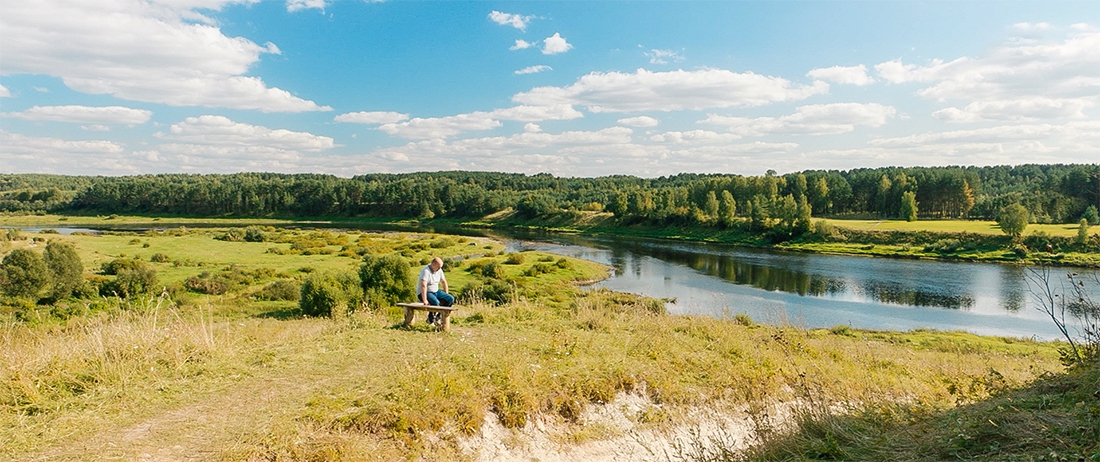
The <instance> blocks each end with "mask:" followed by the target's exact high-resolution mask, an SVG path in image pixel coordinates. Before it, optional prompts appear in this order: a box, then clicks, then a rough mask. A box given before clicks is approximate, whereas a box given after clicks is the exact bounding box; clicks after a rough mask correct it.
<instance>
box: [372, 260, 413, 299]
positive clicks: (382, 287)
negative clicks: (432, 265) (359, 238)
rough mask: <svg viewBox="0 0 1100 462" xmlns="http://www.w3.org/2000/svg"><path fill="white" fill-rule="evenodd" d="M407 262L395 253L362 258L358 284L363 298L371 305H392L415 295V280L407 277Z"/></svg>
mask: <svg viewBox="0 0 1100 462" xmlns="http://www.w3.org/2000/svg"><path fill="white" fill-rule="evenodd" d="M409 276H410V275H409V263H408V261H406V260H405V259H404V258H401V257H399V256H397V255H386V256H382V257H375V256H372V255H368V256H366V257H364V258H363V265H362V266H360V267H359V284H360V286H361V288H362V291H363V292H362V293H363V298H364V299H365V300H366V301H367V303H368V304H369V305H370V306H372V307H376V308H377V307H382V306H389V305H393V304H395V303H397V302H400V301H402V300H412V299H413V298H414V297H415V296H416V291H415V287H416V286H415V284H416V283H415V282H414V281H413V279H412V278H411V277H409Z"/></svg>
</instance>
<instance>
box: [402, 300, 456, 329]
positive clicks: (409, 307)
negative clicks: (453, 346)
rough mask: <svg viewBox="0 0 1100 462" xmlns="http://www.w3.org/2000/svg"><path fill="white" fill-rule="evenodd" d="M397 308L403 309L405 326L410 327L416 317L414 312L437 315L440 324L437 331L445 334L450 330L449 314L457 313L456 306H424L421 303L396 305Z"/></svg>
mask: <svg viewBox="0 0 1100 462" xmlns="http://www.w3.org/2000/svg"><path fill="white" fill-rule="evenodd" d="M397 306H399V307H401V308H404V309H405V325H406V326H411V325H412V323H413V318H414V317H415V316H416V310H422V311H427V312H429V313H439V314H440V317H441V318H442V319H441V321H442V322H441V323H440V326H439V329H440V330H442V331H444V332H446V331H448V330H450V329H451V313H454V312H455V311H458V307H457V306H435V305H425V304H423V303H398V304H397Z"/></svg>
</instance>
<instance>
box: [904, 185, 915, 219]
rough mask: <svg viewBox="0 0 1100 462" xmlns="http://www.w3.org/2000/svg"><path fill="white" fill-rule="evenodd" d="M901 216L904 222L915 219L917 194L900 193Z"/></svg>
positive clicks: (909, 192) (911, 192) (910, 192)
mask: <svg viewBox="0 0 1100 462" xmlns="http://www.w3.org/2000/svg"><path fill="white" fill-rule="evenodd" d="M901 216H902V218H905V221H915V220H916V219H917V193H915V192H913V191H905V192H903V193H901Z"/></svg>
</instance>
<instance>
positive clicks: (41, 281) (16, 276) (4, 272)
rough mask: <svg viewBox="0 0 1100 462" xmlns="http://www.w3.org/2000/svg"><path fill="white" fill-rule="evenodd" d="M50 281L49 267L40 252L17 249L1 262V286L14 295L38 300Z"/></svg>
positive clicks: (5, 291)
mask: <svg viewBox="0 0 1100 462" xmlns="http://www.w3.org/2000/svg"><path fill="white" fill-rule="evenodd" d="M49 283H50V275H49V269H48V268H47V267H46V262H45V261H43V260H42V257H40V256H39V255H38V253H36V252H34V251H33V250H30V249H15V250H12V251H11V253H9V254H8V256H6V257H4V260H3V262H0V288H3V290H4V293H5V294H8V295H10V296H12V297H19V298H29V299H34V300H36V301H37V300H38V294H39V293H40V292H42V289H44V288H46V286H47V285H48V284H49Z"/></svg>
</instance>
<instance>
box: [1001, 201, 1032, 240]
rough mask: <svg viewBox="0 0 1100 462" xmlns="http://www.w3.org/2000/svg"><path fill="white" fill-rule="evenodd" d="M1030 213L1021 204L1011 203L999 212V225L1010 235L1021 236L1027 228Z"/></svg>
mask: <svg viewBox="0 0 1100 462" xmlns="http://www.w3.org/2000/svg"><path fill="white" fill-rule="evenodd" d="M1029 217H1030V213H1028V211H1027V209H1026V208H1024V206H1022V205H1020V204H1010V205H1008V206H1006V207H1005V208H1003V209H1001V212H1000V213H999V214H997V225H998V226H1000V227H1001V231H1002V232H1004V233H1005V234H1008V235H1010V236H1014V237H1019V236H1020V235H1021V234H1023V233H1024V229H1025V228H1027V222H1028V218H1029Z"/></svg>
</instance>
